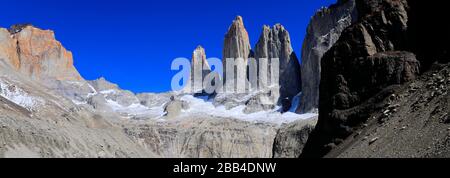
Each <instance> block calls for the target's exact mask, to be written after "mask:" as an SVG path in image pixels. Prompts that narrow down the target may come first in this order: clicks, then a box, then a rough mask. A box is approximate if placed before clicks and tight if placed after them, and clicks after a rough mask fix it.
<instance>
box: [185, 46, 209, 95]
mask: <svg viewBox="0 0 450 178" xmlns="http://www.w3.org/2000/svg"><path fill="white" fill-rule="evenodd" d="M210 72H211V68H210V66H209V64H208V61H207V60H206V53H205V49H204V48H203V47H202V46H198V47H197V48H196V49H195V50H194V52H193V53H192V61H191V79H190V80H189V82H190V83H188V85H187V86H188V87H191V88H190V89H192V90H191V91H192V93H202V91H203V90H204V89H205V86H203V80H204V79H205V77H206V76H207V75H208V74H209V73H210Z"/></svg>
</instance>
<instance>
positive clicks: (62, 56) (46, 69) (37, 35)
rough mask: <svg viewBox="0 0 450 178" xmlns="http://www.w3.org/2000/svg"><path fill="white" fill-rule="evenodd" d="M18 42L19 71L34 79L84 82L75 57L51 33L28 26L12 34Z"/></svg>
mask: <svg viewBox="0 0 450 178" xmlns="http://www.w3.org/2000/svg"><path fill="white" fill-rule="evenodd" d="M12 37H13V38H14V40H16V41H17V50H16V52H17V53H18V57H19V61H20V65H19V71H20V72H22V73H24V74H26V75H28V76H30V77H31V78H33V79H56V80H75V81H77V80H81V79H82V77H81V76H80V74H79V73H78V71H77V70H76V69H75V67H74V66H73V56H72V53H71V52H70V51H67V50H66V49H65V48H64V47H63V46H62V45H61V43H60V42H59V41H57V40H56V39H55V34H54V32H53V31H50V30H41V29H38V28H36V27H33V26H26V27H23V29H20V30H17V31H15V33H13V34H12Z"/></svg>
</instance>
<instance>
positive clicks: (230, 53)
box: [222, 16, 251, 91]
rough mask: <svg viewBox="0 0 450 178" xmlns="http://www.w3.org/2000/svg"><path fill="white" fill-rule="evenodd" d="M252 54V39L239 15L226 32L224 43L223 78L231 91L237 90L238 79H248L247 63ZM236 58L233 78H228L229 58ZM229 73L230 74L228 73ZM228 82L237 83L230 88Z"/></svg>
mask: <svg viewBox="0 0 450 178" xmlns="http://www.w3.org/2000/svg"><path fill="white" fill-rule="evenodd" d="M250 54H251V47H250V39H249V37H248V32H247V30H246V29H245V26H244V21H243V19H242V17H241V16H237V17H236V19H235V20H234V21H233V23H232V24H231V26H230V27H229V29H228V32H227V33H226V34H225V40H224V44H223V53H222V61H223V71H224V75H223V80H224V81H225V84H224V85H225V88H226V90H229V91H235V88H236V87H237V86H236V84H237V82H238V81H245V80H246V79H247V67H246V65H247V63H248V58H249V57H250ZM229 58H231V59H233V60H235V65H234V67H235V70H233V71H234V74H232V75H233V79H227V77H226V76H227V73H226V71H227V67H226V66H227V59H229ZM238 74H239V75H238ZM228 75H229V74H228ZM227 82H231V83H233V82H234V83H235V85H234V86H235V88H228V87H227V86H230V85H227Z"/></svg>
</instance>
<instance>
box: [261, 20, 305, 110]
mask: <svg viewBox="0 0 450 178" xmlns="http://www.w3.org/2000/svg"><path fill="white" fill-rule="evenodd" d="M255 58H256V60H257V61H258V59H261V58H266V59H269V60H270V59H273V58H278V59H279V61H280V66H279V67H280V71H279V76H278V77H279V86H280V98H281V99H285V98H286V99H287V100H289V103H290V102H291V101H292V99H293V97H294V96H295V95H297V94H298V93H299V92H300V90H301V78H300V77H301V73H300V64H299V62H298V59H297V56H296V55H295V53H294V50H293V49H292V44H291V38H290V35H289V32H288V31H287V30H286V29H285V28H284V27H283V26H282V25H281V24H277V25H275V26H273V28H270V27H268V26H264V27H263V32H262V33H261V36H260V38H259V40H258V43H257V44H256V47H255ZM270 76H271V73H270V72H268V76H267V78H268V79H270Z"/></svg>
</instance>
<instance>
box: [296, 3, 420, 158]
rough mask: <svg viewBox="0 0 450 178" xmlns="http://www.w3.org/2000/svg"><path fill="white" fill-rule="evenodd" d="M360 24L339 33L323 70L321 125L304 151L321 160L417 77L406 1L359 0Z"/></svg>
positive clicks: (320, 107) (307, 154) (309, 155)
mask: <svg viewBox="0 0 450 178" xmlns="http://www.w3.org/2000/svg"><path fill="white" fill-rule="evenodd" d="M356 7H357V11H358V22H356V23H354V24H353V25H351V26H349V27H348V28H347V29H345V30H344V31H343V33H342V34H341V37H340V39H339V40H338V41H337V42H336V43H335V45H334V46H333V47H332V48H331V49H330V50H329V51H328V52H326V53H325V55H324V56H323V58H322V61H321V65H322V71H321V84H320V106H319V121H318V124H317V127H316V129H315V130H314V131H313V133H312V134H311V136H310V138H309V140H308V143H307V144H306V146H305V149H304V150H303V153H302V155H303V156H305V157H314V156H323V155H324V154H326V153H327V152H328V151H329V150H331V149H332V148H333V145H337V144H339V143H340V140H342V139H345V138H346V137H347V136H349V135H350V134H351V133H352V132H353V128H355V127H357V126H358V125H360V124H361V123H362V122H364V121H367V119H369V117H371V113H373V112H376V111H377V107H378V105H383V104H382V103H381V104H380V102H381V101H380V100H382V99H383V98H385V97H387V96H385V95H387V94H386V93H387V92H384V91H385V90H386V89H387V88H388V87H389V86H392V85H401V84H403V83H405V82H409V81H412V80H414V79H415V77H416V76H417V75H419V70H420V62H419V61H420V59H419V60H418V59H416V55H415V54H414V53H411V52H407V51H410V49H408V44H407V41H408V39H409V38H413V37H408V10H409V6H408V1H406V0H373V1H357V2H356Z"/></svg>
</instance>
